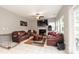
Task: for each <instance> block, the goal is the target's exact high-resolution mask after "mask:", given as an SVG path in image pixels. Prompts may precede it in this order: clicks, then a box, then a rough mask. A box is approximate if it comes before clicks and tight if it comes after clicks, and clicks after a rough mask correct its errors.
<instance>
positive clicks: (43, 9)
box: [1, 5, 62, 18]
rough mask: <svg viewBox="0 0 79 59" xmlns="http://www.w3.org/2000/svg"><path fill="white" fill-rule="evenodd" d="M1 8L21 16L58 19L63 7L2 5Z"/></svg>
mask: <svg viewBox="0 0 79 59" xmlns="http://www.w3.org/2000/svg"><path fill="white" fill-rule="evenodd" d="M1 7H3V8H5V9H7V10H9V11H11V12H13V13H16V14H17V15H20V16H24V17H27V16H32V15H36V13H39V14H40V15H43V16H45V17H47V18H50V17H56V15H57V13H58V12H59V10H60V9H61V7H62V5H7V6H6V5H2V6H1Z"/></svg>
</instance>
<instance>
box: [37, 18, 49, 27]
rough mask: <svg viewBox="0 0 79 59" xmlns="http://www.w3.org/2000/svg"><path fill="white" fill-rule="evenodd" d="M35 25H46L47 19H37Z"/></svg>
mask: <svg viewBox="0 0 79 59" xmlns="http://www.w3.org/2000/svg"><path fill="white" fill-rule="evenodd" d="M37 26H42V27H44V26H48V20H47V19H44V20H37Z"/></svg>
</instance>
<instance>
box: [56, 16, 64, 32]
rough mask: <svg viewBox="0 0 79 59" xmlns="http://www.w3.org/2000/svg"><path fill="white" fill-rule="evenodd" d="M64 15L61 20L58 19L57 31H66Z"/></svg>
mask: <svg viewBox="0 0 79 59" xmlns="http://www.w3.org/2000/svg"><path fill="white" fill-rule="evenodd" d="M63 20H64V16H62V17H61V18H60V19H59V20H57V21H56V31H58V32H60V33H64V21H63Z"/></svg>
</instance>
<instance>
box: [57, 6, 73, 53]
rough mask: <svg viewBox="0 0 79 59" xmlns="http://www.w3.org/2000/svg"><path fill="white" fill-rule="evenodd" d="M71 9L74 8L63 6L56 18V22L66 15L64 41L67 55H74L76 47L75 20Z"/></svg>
mask: <svg viewBox="0 0 79 59" xmlns="http://www.w3.org/2000/svg"><path fill="white" fill-rule="evenodd" d="M71 9H72V6H63V7H62V9H61V10H60V12H59V13H58V15H57V18H56V20H58V19H60V17H62V16H63V15H64V40H65V45H66V52H67V53H73V47H74V42H73V41H74V39H73V38H74V37H73V20H72V18H71Z"/></svg>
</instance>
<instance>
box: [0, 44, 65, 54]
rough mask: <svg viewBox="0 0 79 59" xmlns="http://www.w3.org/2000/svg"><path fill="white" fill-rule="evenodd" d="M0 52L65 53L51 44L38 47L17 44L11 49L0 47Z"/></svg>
mask: <svg viewBox="0 0 79 59" xmlns="http://www.w3.org/2000/svg"><path fill="white" fill-rule="evenodd" d="M0 53H1V54H8V53H10V54H19V53H22V54H29V53H30V54H65V52H64V51H59V50H57V49H56V47H51V46H45V47H39V46H33V45H29V44H23V43H22V44H19V45H17V46H16V47H14V48H12V49H9V50H8V49H4V48H1V47H0Z"/></svg>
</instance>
